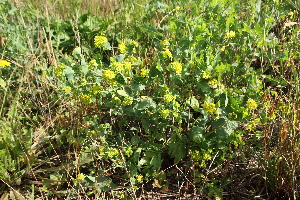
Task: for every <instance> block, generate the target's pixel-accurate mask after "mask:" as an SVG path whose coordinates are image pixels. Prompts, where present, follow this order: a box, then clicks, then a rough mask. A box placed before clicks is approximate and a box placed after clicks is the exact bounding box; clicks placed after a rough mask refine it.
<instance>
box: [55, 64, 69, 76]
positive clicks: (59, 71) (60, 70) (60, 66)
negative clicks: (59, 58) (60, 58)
mask: <svg viewBox="0 0 300 200" xmlns="http://www.w3.org/2000/svg"><path fill="white" fill-rule="evenodd" d="M65 67H66V66H65V65H64V64H63V63H60V64H58V65H57V66H56V67H55V68H54V75H55V76H61V75H62V74H63V71H64V69H65Z"/></svg>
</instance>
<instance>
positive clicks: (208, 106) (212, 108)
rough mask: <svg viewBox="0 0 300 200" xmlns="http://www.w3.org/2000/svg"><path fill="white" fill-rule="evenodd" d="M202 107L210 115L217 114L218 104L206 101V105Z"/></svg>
mask: <svg viewBox="0 0 300 200" xmlns="http://www.w3.org/2000/svg"><path fill="white" fill-rule="evenodd" d="M202 106H203V108H204V110H205V111H206V112H207V113H208V114H213V113H216V112H217V108H216V104H214V103H209V102H207V101H205V102H204V104H202Z"/></svg>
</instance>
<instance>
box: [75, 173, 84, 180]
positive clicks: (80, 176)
mask: <svg viewBox="0 0 300 200" xmlns="http://www.w3.org/2000/svg"><path fill="white" fill-rule="evenodd" d="M76 179H77V180H79V181H81V180H83V179H84V175H83V174H82V173H80V174H78V175H77V177H76Z"/></svg>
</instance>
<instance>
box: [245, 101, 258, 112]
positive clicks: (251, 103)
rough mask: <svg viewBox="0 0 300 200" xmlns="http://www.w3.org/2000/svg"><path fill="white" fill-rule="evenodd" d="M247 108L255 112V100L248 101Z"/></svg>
mask: <svg viewBox="0 0 300 200" xmlns="http://www.w3.org/2000/svg"><path fill="white" fill-rule="evenodd" d="M246 107H247V108H248V109H250V110H254V109H256V108H257V103H256V101H255V100H253V99H248V101H247V104H246Z"/></svg>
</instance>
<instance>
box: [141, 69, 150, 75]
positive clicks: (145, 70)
mask: <svg viewBox="0 0 300 200" xmlns="http://www.w3.org/2000/svg"><path fill="white" fill-rule="evenodd" d="M149 71H150V70H149V69H144V68H143V69H141V76H142V77H147V76H148V74H149Z"/></svg>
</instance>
